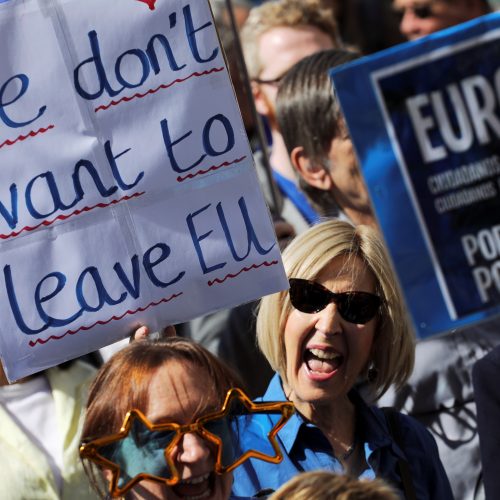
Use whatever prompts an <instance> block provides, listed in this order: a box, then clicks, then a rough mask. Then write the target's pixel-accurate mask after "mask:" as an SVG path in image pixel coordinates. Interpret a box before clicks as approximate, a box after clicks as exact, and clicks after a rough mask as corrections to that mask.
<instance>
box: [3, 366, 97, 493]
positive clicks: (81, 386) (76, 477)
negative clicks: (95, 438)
mask: <svg viewBox="0 0 500 500" xmlns="http://www.w3.org/2000/svg"><path fill="white" fill-rule="evenodd" d="M45 375H46V376H47V378H48V381H49V385H50V388H51V392H52V396H53V398H54V405H55V413H56V422H55V425H57V428H58V429H59V430H60V432H61V434H62V436H63V439H62V442H63V447H64V449H63V467H62V470H61V475H62V479H63V487H62V494H61V495H60V494H59V491H58V489H57V486H56V482H55V479H54V475H53V473H52V470H51V468H50V465H49V463H48V461H47V458H46V456H45V455H44V453H43V452H42V451H41V450H40V449H39V448H38V447H37V446H36V445H34V444H33V443H32V442H31V441H30V439H29V437H28V436H27V435H26V434H25V433H24V432H23V430H22V429H21V428H20V427H19V426H18V425H17V423H16V422H14V421H13V419H12V418H11V416H10V415H9V414H8V413H7V412H6V411H5V410H4V408H2V407H1V406H0V498H1V499H2V500H20V499H26V500H36V499H43V500H52V499H54V500H55V499H62V500H65V499H68V500H70V499H71V500H78V499H82V500H83V499H85V500H87V499H92V498H98V497H97V496H96V494H95V493H93V492H92V490H91V488H90V485H89V483H88V480H87V477H86V476H85V473H84V472H83V467H82V464H81V461H80V457H79V453H78V449H79V445H80V436H81V431H82V426H83V419H84V408H85V403H86V399H87V392H88V387H89V384H90V382H91V381H92V379H93V377H94V375H95V370H94V369H93V368H92V367H91V366H89V365H87V364H86V363H83V362H80V361H76V362H74V363H73V364H72V365H71V366H70V367H69V368H67V369H60V368H51V369H50V370H47V371H46V372H45Z"/></svg>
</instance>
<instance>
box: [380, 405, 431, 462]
mask: <svg viewBox="0 0 500 500" xmlns="http://www.w3.org/2000/svg"><path fill="white" fill-rule="evenodd" d="M375 411H378V412H381V413H382V414H383V416H384V418H385V421H386V424H387V429H388V431H389V433H390V434H391V436H392V438H393V440H394V441H398V439H397V436H399V439H400V440H401V441H402V442H401V443H397V444H398V445H399V446H400V447H402V448H404V449H403V450H402V451H403V452H404V453H405V454H407V455H408V454H411V455H415V454H417V455H426V454H427V453H429V452H432V453H433V454H434V453H437V445H436V441H435V440H434V437H433V436H432V434H431V433H430V432H429V430H428V429H427V428H426V427H425V426H424V425H423V424H421V423H420V422H419V421H418V420H416V419H415V418H413V417H411V416H409V415H406V414H404V413H401V412H399V411H397V410H396V409H394V408H390V407H385V408H375ZM391 419H392V422H393V424H392V426H391Z"/></svg>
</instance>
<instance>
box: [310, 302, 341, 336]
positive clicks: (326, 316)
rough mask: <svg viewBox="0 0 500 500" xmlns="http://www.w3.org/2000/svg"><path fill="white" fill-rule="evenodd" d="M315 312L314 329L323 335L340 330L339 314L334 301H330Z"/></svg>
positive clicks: (332, 333)
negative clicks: (316, 317)
mask: <svg viewBox="0 0 500 500" xmlns="http://www.w3.org/2000/svg"><path fill="white" fill-rule="evenodd" d="M316 314H317V315H318V319H317V322H316V325H315V326H316V330H318V331H320V332H322V333H323V334H325V335H335V334H337V333H340V332H341V331H342V328H341V324H340V320H341V316H340V314H339V311H338V308H337V305H336V304H335V303H334V302H330V304H328V305H327V306H326V307H325V308H324V309H322V310H321V311H320V312H319V313H316Z"/></svg>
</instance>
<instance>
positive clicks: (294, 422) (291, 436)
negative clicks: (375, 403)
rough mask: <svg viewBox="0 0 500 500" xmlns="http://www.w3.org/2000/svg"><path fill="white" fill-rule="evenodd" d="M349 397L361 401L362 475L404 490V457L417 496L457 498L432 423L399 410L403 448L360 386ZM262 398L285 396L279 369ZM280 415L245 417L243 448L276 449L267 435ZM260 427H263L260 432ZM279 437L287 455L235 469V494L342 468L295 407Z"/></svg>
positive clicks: (241, 435)
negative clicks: (400, 466)
mask: <svg viewBox="0 0 500 500" xmlns="http://www.w3.org/2000/svg"><path fill="white" fill-rule="evenodd" d="M349 397H350V399H351V401H352V402H353V404H354V405H355V407H356V415H357V417H356V418H357V422H356V434H357V439H359V440H360V441H361V443H362V444H363V449H364V453H365V459H366V463H367V464H368V468H366V469H365V470H364V471H363V472H362V473H361V475H360V477H361V478H365V479H372V478H374V477H375V476H377V477H382V478H384V479H386V480H387V481H389V483H391V484H392V485H393V486H395V487H396V488H398V489H399V490H400V491H402V490H403V487H402V484H401V478H400V477H399V473H398V469H397V460H398V458H402V459H405V460H407V461H408V463H409V465H410V469H411V473H412V478H413V482H414V485H415V490H416V493H417V498H418V499H439V500H447V499H450V500H453V496H452V493H451V489H450V484H449V482H448V478H447V477H446V474H445V472H444V469H443V466H442V464H441V460H440V459H439V454H438V451H437V447H436V443H435V441H434V438H433V437H432V436H431V434H430V433H429V432H428V431H427V429H425V428H424V427H423V426H422V425H421V424H419V423H418V422H417V421H415V420H413V419H412V418H411V417H408V416H405V415H402V414H399V415H398V424H399V428H400V433H401V435H402V440H403V443H404V450H401V449H400V447H399V446H398V445H397V444H396V443H395V442H394V440H393V439H392V437H391V434H390V431H389V428H388V426H387V423H386V420H385V416H384V414H383V412H382V410H380V409H379V408H376V407H369V406H368V405H367V404H366V403H365V402H364V401H363V400H362V398H361V397H360V396H359V394H358V393H357V392H356V391H355V390H352V391H351V392H350V393H349ZM260 400H261V401H286V397H285V394H284V392H283V389H282V385H281V379H280V378H279V376H278V375H275V376H274V377H273V379H272V380H271V383H270V385H269V387H268V389H267V392H266V394H265V395H264V397H263V398H261V399H260ZM278 419H279V417H278V416H275V415H272V416H269V415H254V416H252V417H251V419H250V420H251V422H250V423H249V422H245V421H244V419H242V420H240V421H239V422H238V432H237V434H238V442H239V446H240V448H241V450H240V451H245V449H249V448H253V449H258V450H261V451H263V452H266V453H271V454H272V452H271V449H270V445H269V443H268V440H267V439H266V438H265V437H264V436H265V434H266V432H267V431H268V430H269V429H270V428H271V427H272V425H273V424H274V423H275V422H277V421H278ZM259 429H260V430H262V432H257V431H258V430H259ZM278 443H279V445H280V447H281V448H282V450H283V461H282V462H281V463H279V464H272V463H268V462H264V461H261V460H255V459H250V460H247V461H246V462H244V463H243V464H242V465H241V466H240V467H238V468H237V469H235V470H234V472H233V474H234V482H233V494H235V495H242V496H243V495H245V496H250V497H251V496H255V495H257V494H259V493H260V492H264V491H266V490H267V491H269V493H270V492H271V491H274V490H277V489H278V488H279V487H280V486H281V485H282V484H284V483H286V482H287V481H288V480H289V479H291V478H292V477H294V476H295V475H296V474H297V473H299V472H302V471H311V470H317V469H324V470H330V471H333V472H336V473H340V474H342V473H343V468H342V465H341V463H340V462H339V461H338V460H337V459H336V458H335V456H334V454H333V450H332V447H331V446H330V443H329V442H328V440H327V439H326V437H325V436H324V435H323V433H322V432H321V431H320V429H319V428H318V427H316V426H315V425H313V424H312V423H311V422H309V421H307V420H306V419H305V418H304V417H303V416H302V415H301V414H300V413H295V414H294V415H293V416H292V417H291V419H290V420H289V421H288V422H287V424H286V425H285V426H284V427H283V428H282V429H281V430H280V432H279V433H278ZM261 494H262V493H261Z"/></svg>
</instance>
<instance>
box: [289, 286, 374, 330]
mask: <svg viewBox="0 0 500 500" xmlns="http://www.w3.org/2000/svg"><path fill="white" fill-rule="evenodd" d="M288 281H289V282H290V290H289V294H290V301H291V302H292V306H293V307H295V309H297V310H298V311H301V312H303V313H307V314H313V313H317V312H319V311H321V310H323V309H324V308H325V307H326V306H327V305H328V304H329V303H330V302H334V303H335V305H336V306H337V309H338V311H339V314H340V316H341V317H342V318H343V319H345V320H346V321H348V322H349V323H355V324H357V325H364V324H365V323H368V321H370V320H371V319H373V318H374V317H375V316H376V314H377V313H378V311H379V308H380V305H381V303H382V300H381V299H380V297H379V296H377V295H374V294H373V293H368V292H342V293H334V292H331V291H330V290H328V288H325V287H324V286H323V285H320V284H319V283H316V282H315V281H309V280H303V279H299V278H290V279H289V280H288Z"/></svg>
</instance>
